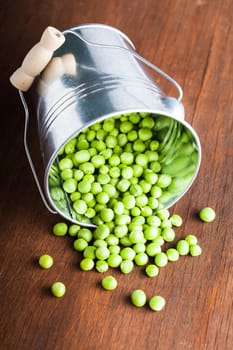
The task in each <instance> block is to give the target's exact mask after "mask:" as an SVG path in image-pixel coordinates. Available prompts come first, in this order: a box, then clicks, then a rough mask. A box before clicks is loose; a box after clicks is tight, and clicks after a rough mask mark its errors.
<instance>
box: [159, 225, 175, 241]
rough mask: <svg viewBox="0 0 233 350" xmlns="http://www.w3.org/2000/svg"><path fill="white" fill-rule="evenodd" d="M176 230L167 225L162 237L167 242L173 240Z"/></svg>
mask: <svg viewBox="0 0 233 350" xmlns="http://www.w3.org/2000/svg"><path fill="white" fill-rule="evenodd" d="M175 235H176V234H175V231H174V230H173V229H172V228H170V227H166V228H164V229H163V231H162V237H163V239H164V241H165V242H172V241H174V239H175Z"/></svg>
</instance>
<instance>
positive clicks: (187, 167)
mask: <svg viewBox="0 0 233 350" xmlns="http://www.w3.org/2000/svg"><path fill="white" fill-rule="evenodd" d="M200 157H201V149H200V144H199V139H198V137H197V135H196V134H195V132H194V130H193V129H192V128H191V127H190V126H189V124H187V123H186V122H184V121H179V120H177V119H174V118H172V117H171V116H167V115H161V114H157V113H151V112H130V113H124V114H121V115H118V116H111V117H108V118H107V119H103V120H101V121H98V122H96V123H94V124H92V125H90V126H88V127H87V128H86V129H84V130H82V131H81V132H78V133H77V135H76V136H75V137H72V138H71V139H69V140H67V143H66V144H65V145H63V146H62V147H61V149H60V150H58V152H57V154H56V155H55V158H54V159H53V160H52V163H51V165H50V166H49V170H48V171H47V174H46V177H45V182H46V186H47V194H48V199H49V201H50V203H51V205H52V206H53V207H54V208H55V209H56V211H57V212H58V213H59V214H60V215H62V216H63V217H65V218H66V219H68V220H70V221H72V222H75V223H79V224H83V225H86V226H93V225H94V226H95V225H99V224H101V223H104V222H108V220H110V221H113V220H114V219H113V218H111V216H112V214H113V215H114V217H115V216H117V215H129V216H131V217H132V216H139V215H143V216H150V215H156V212H157V211H158V210H159V209H161V208H164V207H165V208H169V207H170V206H172V205H173V204H174V203H175V202H176V201H177V200H178V199H180V197H182V196H183V195H184V193H185V192H186V191H187V190H188V189H189V187H190V186H191V184H192V182H193V180H194V178H195V176H196V174H197V172H198V168H199V165H200ZM118 202H120V203H123V206H122V205H121V204H120V205H118V204H116V203H118ZM106 208H108V209H112V210H111V211H109V214H111V215H110V216H109V217H108V218H105V214H104V213H106V210H104V209H106ZM119 208H121V209H119ZM122 208H123V209H122Z"/></svg>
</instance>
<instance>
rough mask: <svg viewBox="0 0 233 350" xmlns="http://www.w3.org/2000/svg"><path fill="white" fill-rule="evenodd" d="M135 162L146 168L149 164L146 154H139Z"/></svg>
mask: <svg viewBox="0 0 233 350" xmlns="http://www.w3.org/2000/svg"><path fill="white" fill-rule="evenodd" d="M135 162H136V164H139V165H141V166H142V167H146V166H147V164H148V158H147V156H146V155H145V154H138V155H137V156H136V157H135Z"/></svg>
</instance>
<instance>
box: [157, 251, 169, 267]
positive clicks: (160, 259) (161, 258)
mask: <svg viewBox="0 0 233 350" xmlns="http://www.w3.org/2000/svg"><path fill="white" fill-rule="evenodd" d="M167 263H168V258H167V255H166V254H165V253H164V252H160V253H158V254H156V255H155V264H156V265H157V266H158V267H164V266H166V265H167Z"/></svg>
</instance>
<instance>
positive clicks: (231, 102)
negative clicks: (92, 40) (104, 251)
mask: <svg viewBox="0 0 233 350" xmlns="http://www.w3.org/2000/svg"><path fill="white" fill-rule="evenodd" d="M90 22H97V23H106V24H110V25H112V26H115V27H117V28H119V29H120V30H122V31H123V32H124V33H125V34H127V35H128V36H129V37H130V38H131V40H132V41H133V42H134V44H135V46H136V48H137V51H138V52H139V53H140V54H142V55H143V56H144V57H146V58H147V59H149V60H151V61H152V62H153V63H155V64H156V65H158V66H159V67H160V68H162V69H163V70H164V71H165V72H168V73H169V74H170V75H171V76H173V77H174V78H175V79H176V80H177V81H178V82H179V83H180V84H181V85H182V87H183V89H184V99H183V103H184V106H185V110H186V120H187V121H188V122H189V123H191V124H192V126H193V127H194V128H195V130H196V131H197V133H198V135H199V136H200V139H201V143H202V148H203V155H202V165H201V169H200V172H199V175H198V177H197V179H196V181H195V183H194V185H193V186H192V188H191V190H190V191H189V192H188V193H187V194H186V195H185V197H183V198H182V199H181V200H180V201H179V202H178V204H176V205H175V207H174V208H172V211H173V212H177V213H179V214H181V215H182V216H183V219H184V224H183V226H182V227H181V228H179V229H178V230H177V239H178V238H181V237H184V235H186V234H188V233H195V234H196V235H197V236H198V238H199V241H200V244H201V246H202V249H203V254H202V255H201V256H200V257H199V258H191V257H184V258H182V259H180V260H179V262H177V263H175V264H172V263H171V264H169V265H168V266H167V267H166V268H164V269H162V271H161V273H160V275H159V276H158V277H157V278H156V279H149V278H146V277H145V276H144V274H143V273H142V269H140V268H137V269H135V270H134V271H133V272H132V273H131V274H130V275H122V274H120V273H119V272H118V271H115V270H114V271H112V272H111V273H112V274H113V275H114V276H116V278H117V280H118V288H117V289H116V290H115V291H114V292H105V291H103V290H102V289H101V287H100V280H101V278H102V275H100V274H98V273H97V272H94V271H93V272H89V273H84V272H82V271H80V269H79V267H78V263H79V260H80V256H79V255H78V254H77V253H76V252H75V251H74V250H73V249H72V240H71V239H69V238H68V237H62V238H56V237H54V236H53V235H52V234H51V228H52V225H53V224H54V223H55V222H57V220H58V219H59V218H58V217H55V216H52V215H51V214H49V213H48V212H47V210H46V209H45V208H44V206H43V204H42V203H41V200H40V197H39V194H38V192H37V190H36V186H35V184H34V181H33V178H32V175H31V173H30V170H29V166H28V163H27V161H26V157H25V154H24V150H23V110H22V107H21V105H20V103H19V99H18V96H17V92H16V91H15V90H14V89H13V88H12V87H11V86H10V84H9V82H8V78H9V76H10V75H11V73H12V72H13V71H14V70H15V69H16V68H17V67H18V66H19V65H20V64H21V61H22V58H23V57H24V55H25V53H26V52H28V50H29V49H30V48H31V47H32V46H33V45H34V44H35V43H36V42H37V40H38V38H39V37H40V35H41V33H42V32H43V30H44V28H45V27H47V26H48V25H53V26H55V27H57V28H59V29H63V28H67V27H71V26H75V25H78V24H81V23H90ZM0 23H1V25H0V37H1V50H0V62H1V68H0V69H1V91H0V93H1V106H2V113H1V131H2V133H1V134H2V135H1V154H0V157H1V163H0V164H1V175H0V176H1V182H0V183H1V202H0V215H1V223H0V225H1V229H0V235H1V238H0V286H1V288H0V301H1V305H0V349H1V350H13V349H14V350H15V349H17V350H18V349H19V350H21V349H22V350H29V349H30V350H41V349H46V350H76V349H78V350H102V349H103V350H106V349H111V350H115V349H117V350H123V349H134V350H139V349H149V350H167V349H174V350H182V349H185V350H187V349H190V350H215V349H221V350H230V349H232V348H233V322H232V321H233V317H232V311H233V308H232V296H233V279H232V252H233V239H232V227H233V209H232V208H233V207H232V192H233V191H232V183H233V171H232V164H233V137H232V135H233V118H232V115H233V97H232V95H233V79H232V67H233V26H232V23H233V2H232V0H221V1H220V0H212V1H209V0H176V1H170V0H144V1H143V0H128V1H124V0H117V1H115V0H108V1H107V0H101V1H99V0H86V1H82V0H80V1H76V0H69V1H66V2H64V1H61V0H57V1H54V0H50V1H45V0H41V1H39V2H38V1H35V0H21V1H14V2H13V1H11V2H4V3H3V2H2V6H1V10H0ZM159 83H160V84H161V86H162V87H163V88H164V89H165V91H166V92H167V93H168V94H170V93H173V92H172V90H171V89H170V86H169V85H168V84H166V83H165V82H164V81H163V80H162V79H159ZM36 135H37V134H36V128H35V121H34V122H33V121H32V123H31V139H36ZM32 149H33V155H34V157H35V158H34V159H35V161H36V163H37V164H39V163H40V153H39V149H38V147H37V144H35V143H32ZM206 205H210V206H212V207H213V208H215V210H216V212H217V219H216V220H215V222H213V223H211V224H203V223H202V222H200V221H199V220H198V218H197V216H196V213H197V212H198V210H199V209H200V208H202V207H203V206H206ZM45 252H49V253H50V254H51V255H52V256H53V257H54V260H55V264H54V267H53V268H52V269H51V270H49V271H43V270H42V269H40V268H39V267H38V264H37V259H38V257H39V256H40V254H42V253H45ZM55 280H62V281H64V282H65V284H66V286H67V294H66V296H65V297H64V298H63V299H61V300H58V299H56V298H53V297H52V296H51V295H50V293H49V286H50V285H51V283H53V282H54V281H55ZM135 288H141V289H144V290H145V292H146V293H147V295H148V296H152V295H154V294H161V295H163V296H164V297H165V298H166V300H167V305H166V308H165V309H164V310H163V311H162V312H160V313H154V312H152V311H150V310H149V309H148V308H147V307H145V308H142V309H137V308H134V307H133V306H131V304H130V302H129V295H130V293H131V292H132V290H133V289H135Z"/></svg>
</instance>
